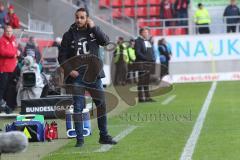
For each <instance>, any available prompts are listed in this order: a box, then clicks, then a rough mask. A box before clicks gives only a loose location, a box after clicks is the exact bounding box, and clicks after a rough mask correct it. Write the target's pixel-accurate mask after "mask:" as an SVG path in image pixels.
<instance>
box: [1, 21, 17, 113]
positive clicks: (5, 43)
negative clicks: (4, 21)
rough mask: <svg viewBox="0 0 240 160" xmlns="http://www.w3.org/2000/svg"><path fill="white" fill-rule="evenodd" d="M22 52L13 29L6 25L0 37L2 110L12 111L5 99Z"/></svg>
mask: <svg viewBox="0 0 240 160" xmlns="http://www.w3.org/2000/svg"><path fill="white" fill-rule="evenodd" d="M19 54H20V52H19V51H18V49H17V42H16V39H15V36H13V29H12V27H11V26H9V25H6V26H5V28H4V33H3V36H2V37H1V38H0V57H1V58H0V84H1V85H0V111H5V112H6V113H11V109H10V108H9V107H8V106H7V104H6V102H5V101H4V99H3V96H4V94H6V88H7V85H8V82H9V75H10V74H12V73H13V72H14V70H15V68H16V65H17V57H18V55H19Z"/></svg>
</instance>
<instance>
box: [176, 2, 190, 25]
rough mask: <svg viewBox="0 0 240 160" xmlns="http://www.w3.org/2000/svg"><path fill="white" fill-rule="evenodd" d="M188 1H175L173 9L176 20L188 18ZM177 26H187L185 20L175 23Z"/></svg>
mask: <svg viewBox="0 0 240 160" xmlns="http://www.w3.org/2000/svg"><path fill="white" fill-rule="evenodd" d="M189 1H190V0H176V2H175V4H174V9H175V12H176V18H188V5H189ZM177 25H178V26H188V21H187V20H180V21H177Z"/></svg>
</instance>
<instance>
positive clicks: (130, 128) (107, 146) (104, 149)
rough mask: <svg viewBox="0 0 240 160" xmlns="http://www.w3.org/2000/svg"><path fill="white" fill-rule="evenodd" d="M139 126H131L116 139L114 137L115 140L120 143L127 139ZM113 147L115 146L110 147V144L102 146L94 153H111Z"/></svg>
mask: <svg viewBox="0 0 240 160" xmlns="http://www.w3.org/2000/svg"><path fill="white" fill-rule="evenodd" d="M136 128H137V126H129V127H128V128H127V129H125V130H124V131H122V132H121V133H119V134H118V135H117V136H116V137H114V138H113V139H114V140H115V141H117V142H118V141H120V140H121V139H123V138H124V137H126V136H127V135H128V134H130V133H131V132H132V131H133V130H134V129H136ZM112 147H113V145H109V144H104V145H102V147H101V148H100V149H98V150H96V151H94V152H107V151H109V150H110V149H111V148H112Z"/></svg>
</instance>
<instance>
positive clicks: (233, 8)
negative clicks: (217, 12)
mask: <svg viewBox="0 0 240 160" xmlns="http://www.w3.org/2000/svg"><path fill="white" fill-rule="evenodd" d="M231 16H233V17H231ZM234 16H240V10H239V8H238V6H237V2H236V0H231V4H230V5H228V6H227V7H226V8H225V10H224V13H223V17H224V20H225V22H226V23H227V33H230V32H233V33H235V32H236V28H237V25H238V24H239V20H240V17H234ZM230 17H231V18H230Z"/></svg>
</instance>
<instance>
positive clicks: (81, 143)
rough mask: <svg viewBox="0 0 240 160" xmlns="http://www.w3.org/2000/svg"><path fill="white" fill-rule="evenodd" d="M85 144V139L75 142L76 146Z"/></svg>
mask: <svg viewBox="0 0 240 160" xmlns="http://www.w3.org/2000/svg"><path fill="white" fill-rule="evenodd" d="M83 144H84V141H77V143H76V144H75V147H82V146H83Z"/></svg>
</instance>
